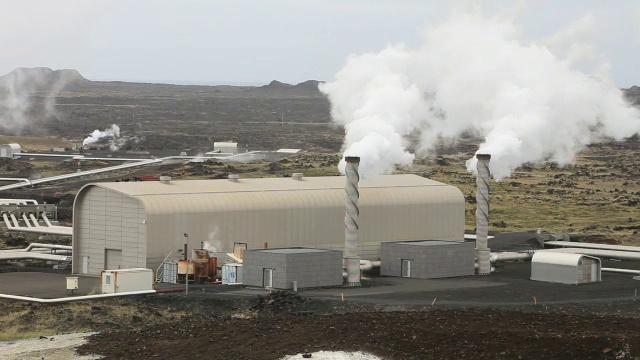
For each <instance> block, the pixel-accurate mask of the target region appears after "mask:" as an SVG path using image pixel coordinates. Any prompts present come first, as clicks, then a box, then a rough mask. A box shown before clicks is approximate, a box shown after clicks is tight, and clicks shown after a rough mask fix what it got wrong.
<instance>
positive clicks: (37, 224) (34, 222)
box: [29, 214, 43, 227]
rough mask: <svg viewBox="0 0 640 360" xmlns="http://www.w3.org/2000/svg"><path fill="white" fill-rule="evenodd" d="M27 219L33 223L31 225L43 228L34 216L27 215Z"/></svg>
mask: <svg viewBox="0 0 640 360" xmlns="http://www.w3.org/2000/svg"><path fill="white" fill-rule="evenodd" d="M29 218H30V219H31V221H33V225H34V226H35V227H43V226H42V225H40V223H39V222H38V219H36V217H35V215H33V214H29Z"/></svg>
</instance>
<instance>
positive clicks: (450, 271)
mask: <svg viewBox="0 0 640 360" xmlns="http://www.w3.org/2000/svg"><path fill="white" fill-rule="evenodd" d="M425 243H428V242H427V241H419V242H415V245H414V244H411V242H402V243H393V242H385V243H382V246H381V251H380V259H381V262H382V265H381V268H380V275H383V276H396V277H400V276H402V260H409V261H410V263H411V265H410V267H411V269H410V276H409V277H411V278H417V279H436V278H446V277H455V276H467V275H473V274H474V273H475V265H474V262H475V245H474V244H473V243H471V242H469V243H466V242H443V241H434V242H433V245H427V244H425ZM418 244H420V245H418Z"/></svg>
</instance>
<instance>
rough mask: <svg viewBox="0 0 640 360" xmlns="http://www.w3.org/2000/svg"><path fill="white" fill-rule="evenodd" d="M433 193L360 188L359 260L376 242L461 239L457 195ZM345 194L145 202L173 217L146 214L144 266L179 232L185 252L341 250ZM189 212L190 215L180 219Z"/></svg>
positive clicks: (371, 253)
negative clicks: (243, 247)
mask: <svg viewBox="0 0 640 360" xmlns="http://www.w3.org/2000/svg"><path fill="white" fill-rule="evenodd" d="M434 190H435V189H434V187H432V188H430V189H429V188H426V187H425V188H415V187H407V188H401V187H398V188H388V189H375V188H373V189H361V190H360V193H361V195H360V204H359V206H360V217H359V224H360V232H359V249H358V254H359V255H360V256H361V257H362V258H363V259H378V258H379V256H380V243H381V242H383V241H399V240H425V239H439V240H456V241H462V240H463V239H464V199H463V197H462V194H461V193H460V191H459V190H458V189H457V188H454V187H448V186H441V187H437V191H434ZM344 196H345V195H344V190H341V189H339V190H331V189H330V190H298V191H295V192H294V191H286V192H283V191H276V192H249V193H221V194H215V197H207V196H202V195H201V194H193V195H181V196H179V197H177V196H154V197H145V198H144V199H143V201H144V202H145V204H146V207H147V208H148V209H169V208H170V209H172V210H174V211H176V213H171V212H170V211H167V212H162V211H161V210H159V211H161V213H157V214H152V213H149V214H148V218H147V225H148V236H149V239H150V244H149V248H148V253H149V261H150V262H151V263H153V264H156V262H157V263H158V264H159V262H160V261H161V260H162V259H163V258H164V257H165V256H166V255H167V254H168V252H169V251H171V250H172V249H179V248H181V247H182V244H184V242H185V240H186V239H185V238H184V237H183V233H188V234H189V242H190V245H189V246H190V247H194V246H197V247H199V246H200V242H201V241H207V242H209V243H211V244H213V245H215V246H217V247H219V249H218V251H229V252H230V251H231V250H232V246H233V243H234V242H244V243H247V244H248V247H249V249H255V248H263V247H264V243H268V246H269V247H270V248H275V247H290V246H305V247H317V248H324V249H337V250H342V249H344ZM207 208H208V209H209V210H208V211H207V210H206V209H207ZM189 211H193V213H191V214H186V212H189ZM152 244H153V245H152ZM174 253H175V251H174ZM176 255H177V254H176ZM151 258H153V259H151Z"/></svg>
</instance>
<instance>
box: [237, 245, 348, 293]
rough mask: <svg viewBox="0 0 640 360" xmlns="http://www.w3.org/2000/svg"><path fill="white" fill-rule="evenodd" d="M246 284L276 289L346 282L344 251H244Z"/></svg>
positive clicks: (333, 284)
mask: <svg viewBox="0 0 640 360" xmlns="http://www.w3.org/2000/svg"><path fill="white" fill-rule="evenodd" d="M243 267H244V280H243V284H244V285H246V286H257V287H266V288H273V289H291V288H293V287H294V286H293V282H294V281H295V282H296V283H297V288H299V289H301V288H313V287H322V286H337V285H342V282H343V278H342V251H338V250H327V249H310V248H300V247H295V248H282V249H263V250H247V251H245V252H244V263H243Z"/></svg>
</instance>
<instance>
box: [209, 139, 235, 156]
mask: <svg viewBox="0 0 640 360" xmlns="http://www.w3.org/2000/svg"><path fill="white" fill-rule="evenodd" d="M213 151H214V152H219V153H222V154H231V155H235V154H237V153H238V143H235V142H229V141H216V142H214V143H213Z"/></svg>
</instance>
